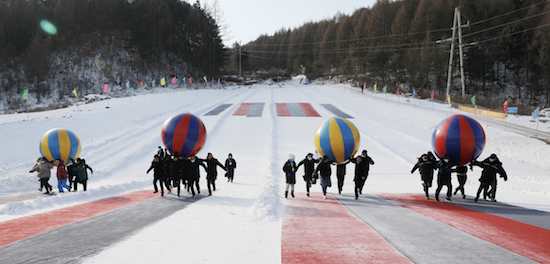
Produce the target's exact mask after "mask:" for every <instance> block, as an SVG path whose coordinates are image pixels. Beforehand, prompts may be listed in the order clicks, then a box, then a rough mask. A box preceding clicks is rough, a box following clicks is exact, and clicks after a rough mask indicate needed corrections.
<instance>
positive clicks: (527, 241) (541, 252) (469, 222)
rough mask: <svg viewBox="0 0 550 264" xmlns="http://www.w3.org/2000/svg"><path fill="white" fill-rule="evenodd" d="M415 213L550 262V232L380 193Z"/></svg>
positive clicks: (411, 196) (421, 199)
mask: <svg viewBox="0 0 550 264" xmlns="http://www.w3.org/2000/svg"><path fill="white" fill-rule="evenodd" d="M376 195H377V196H379V197H381V198H383V199H385V200H387V201H389V202H392V203H394V204H397V205H399V206H402V207H404V208H407V209H409V210H411V211H413V212H415V213H418V214H421V215H424V216H426V217H429V218H432V219H434V220H437V221H439V222H442V223H445V224H448V225H450V226H452V227H454V228H457V229H459V230H461V231H463V232H466V233H468V234H470V235H473V236H475V237H478V238H481V239H483V240H485V241H487V242H490V243H493V244H495V245H497V246H499V247H502V248H505V249H508V250H510V251H512V252H515V253H517V254H519V255H522V256H524V257H526V258H529V259H532V260H534V261H537V262H541V263H550V230H548V229H544V228H540V227H537V226H532V225H529V224H525V223H521V222H518V221H515V220H511V219H508V218H504V217H500V216H496V215H491V214H486V213H482V212H478V211H474V210H471V209H467V208H464V207H461V206H457V205H453V204H451V203H446V202H436V201H434V200H426V198H425V197H424V196H422V195H416V194H376Z"/></svg>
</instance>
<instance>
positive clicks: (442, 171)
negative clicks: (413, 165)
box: [435, 154, 456, 202]
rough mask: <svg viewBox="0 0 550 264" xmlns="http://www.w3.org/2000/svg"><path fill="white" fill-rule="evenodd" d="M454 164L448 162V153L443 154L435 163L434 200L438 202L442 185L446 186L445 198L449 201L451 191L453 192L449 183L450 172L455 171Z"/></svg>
mask: <svg viewBox="0 0 550 264" xmlns="http://www.w3.org/2000/svg"><path fill="white" fill-rule="evenodd" d="M453 166H455V165H454V164H452V163H450V160H449V155H447V154H443V156H441V160H440V161H439V163H438V164H437V169H438V170H439V171H438V172H437V189H436V190H435V200H436V201H438V202H439V193H440V192H441V189H442V188H443V185H446V186H447V197H446V198H445V200H447V201H448V202H450V201H451V193H452V192H453V185H452V183H451V173H452V172H455V171H456V170H453Z"/></svg>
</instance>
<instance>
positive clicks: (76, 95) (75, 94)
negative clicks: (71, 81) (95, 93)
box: [73, 88, 78, 99]
mask: <svg viewBox="0 0 550 264" xmlns="http://www.w3.org/2000/svg"><path fill="white" fill-rule="evenodd" d="M73 94H74V97H76V98H77V99H78V94H77V93H76V88H74V90H73Z"/></svg>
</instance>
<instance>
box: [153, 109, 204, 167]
mask: <svg viewBox="0 0 550 264" xmlns="http://www.w3.org/2000/svg"><path fill="white" fill-rule="evenodd" d="M161 136H162V142H163V143H164V146H166V148H167V149H168V150H169V151H170V153H176V152H177V153H178V155H180V156H185V157H188V156H191V155H195V154H197V152H199V151H200V150H201V148H202V146H204V142H205V141H206V128H205V127H204V124H203V123H202V120H200V119H199V118H198V117H197V116H195V115H193V114H191V113H181V114H177V115H173V116H172V117H170V118H168V119H167V120H166V122H164V125H163V126H162V133H161Z"/></svg>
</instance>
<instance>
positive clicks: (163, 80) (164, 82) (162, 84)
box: [160, 77, 166, 86]
mask: <svg viewBox="0 0 550 264" xmlns="http://www.w3.org/2000/svg"><path fill="white" fill-rule="evenodd" d="M160 85H161V86H166V79H164V77H162V79H160Z"/></svg>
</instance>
